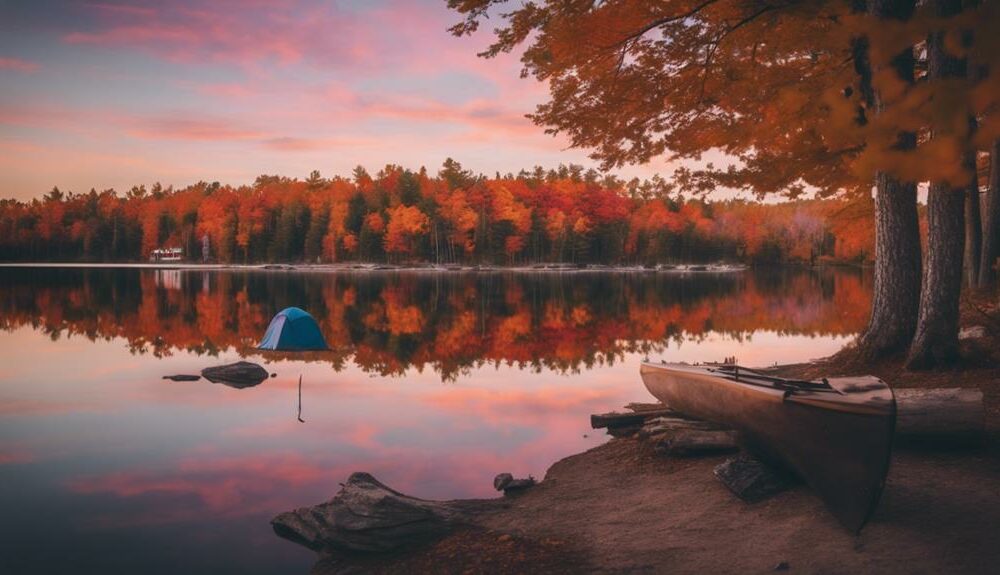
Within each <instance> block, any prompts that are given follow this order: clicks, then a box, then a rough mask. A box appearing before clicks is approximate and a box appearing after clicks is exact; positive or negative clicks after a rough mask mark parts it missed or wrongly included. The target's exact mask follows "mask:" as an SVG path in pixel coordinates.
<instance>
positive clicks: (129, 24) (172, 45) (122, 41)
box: [63, 0, 374, 66]
mask: <svg viewBox="0 0 1000 575" xmlns="http://www.w3.org/2000/svg"><path fill="white" fill-rule="evenodd" d="M89 7H90V8H91V9H92V10H91V11H92V14H93V16H94V17H95V19H96V21H97V26H96V27H95V28H94V29H92V30H87V31H74V32H70V33H67V34H65V35H64V36H63V41H64V42H66V43H69V44H87V45H94V46H105V47H120V46H131V47H136V48H139V49H142V50H145V51H147V52H150V53H152V54H154V55H156V56H160V57H163V58H166V59H168V60H172V61H180V62H233V63H237V64H240V65H245V66H252V65H255V64H257V63H259V62H262V61H278V62H281V63H285V64H288V63H296V62H301V61H304V60H309V61H314V62H318V63H322V64H324V65H353V64H355V63H358V62H359V61H360V60H364V59H366V58H367V57H368V56H370V55H371V54H373V53H374V52H373V51H372V50H370V49H369V48H368V46H369V44H368V43H367V42H364V41H362V40H361V39H359V38H358V35H359V33H360V31H362V30H363V29H364V27H363V26H361V25H360V23H359V22H358V21H357V19H356V17H355V16H354V15H353V14H351V13H350V12H347V11H343V10H339V9H337V8H335V7H332V6H328V5H325V4H322V3H320V4H315V5H312V4H305V3H296V2H267V1H258V2H252V3H248V2H237V1H235V0H223V1H219V2H212V3H207V2H199V1H197V0H189V1H179V2H170V3H163V4H152V5H148V6H141V7H134V6H129V7H124V6H122V5H118V4H111V5H109V4H97V5H90V6H89Z"/></svg>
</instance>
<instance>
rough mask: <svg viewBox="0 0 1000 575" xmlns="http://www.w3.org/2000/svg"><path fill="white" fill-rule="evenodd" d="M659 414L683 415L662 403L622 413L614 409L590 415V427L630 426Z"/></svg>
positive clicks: (639, 423) (640, 423)
mask: <svg viewBox="0 0 1000 575" xmlns="http://www.w3.org/2000/svg"><path fill="white" fill-rule="evenodd" d="M657 416H670V417H683V416H682V415H681V414H680V413H678V412H676V411H674V410H673V409H670V408H669V407H667V406H665V405H660V408H659V409H645V410H642V411H630V412H627V413H620V412H616V411H612V412H610V413H595V414H593V415H591V416H590V427H591V428H593V429H600V428H602V427H606V428H609V429H610V428H613V427H628V426H633V425H642V423H643V422H645V421H646V420H647V419H649V418H651V417H657Z"/></svg>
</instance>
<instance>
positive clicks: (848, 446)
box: [641, 363, 896, 532]
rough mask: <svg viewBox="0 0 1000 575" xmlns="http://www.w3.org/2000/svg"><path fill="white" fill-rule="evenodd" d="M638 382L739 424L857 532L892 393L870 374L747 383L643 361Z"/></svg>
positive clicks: (869, 505) (887, 445)
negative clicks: (817, 384)
mask: <svg viewBox="0 0 1000 575" xmlns="http://www.w3.org/2000/svg"><path fill="white" fill-rule="evenodd" d="M641 374H642V379H643V382H644V383H645V385H646V388H647V389H648V390H649V391H650V393H652V394H653V396H655V397H656V398H657V399H659V400H660V401H662V402H664V403H666V404H667V405H669V406H670V407H671V408H673V409H676V410H677V411H680V412H681V413H684V414H687V415H689V416H691V417H697V418H700V419H705V420H707V421H713V422H716V423H720V424H723V425H728V426H731V427H733V428H735V429H737V430H739V431H740V432H741V434H742V436H743V437H744V439H745V441H746V443H747V446H748V447H749V448H750V449H752V450H753V451H755V452H757V453H758V454H759V455H761V456H763V457H766V458H768V459H771V460H772V461H776V462H777V463H780V464H782V465H784V466H786V467H788V468H790V469H791V470H792V471H794V472H795V473H796V474H798V475H799V476H800V477H802V479H804V480H805V481H806V483H807V484H809V486H810V487H812V488H813V489H814V490H815V491H816V492H817V493H818V494H819V495H820V497H821V498H822V499H823V500H824V502H825V503H826V504H827V506H828V507H829V508H830V511H831V512H832V513H833V515H834V516H835V517H836V518H837V519H838V520H839V521H840V522H841V523H842V524H843V525H844V526H845V527H846V528H847V529H848V530H850V531H852V532H857V531H860V530H861V528H862V527H863V526H864V524H865V523H866V522H867V521H868V518H869V517H870V516H871V513H872V512H873V511H874V509H875V506H876V505H877V503H878V500H879V497H880V496H881V493H882V488H883V486H884V484H885V477H886V474H887V473H888V469H889V455H890V452H891V447H892V435H893V430H894V427H895V419H896V417H895V413H896V407H895V400H894V398H893V396H892V391H891V390H890V389H889V387H888V386H887V385H885V383H883V382H882V381H881V380H878V379H877V378H874V377H859V378H840V379H831V380H828V381H829V383H830V385H831V386H832V387H833V388H834V389H835V391H834V392H826V393H819V392H808V391H807V392H795V393H788V392H787V391H786V390H782V389H778V388H770V387H765V386H760V385H748V384H746V383H741V382H740V381H738V379H739V378H737V380H735V381H734V380H733V378H732V377H726V376H722V375H720V373H719V372H718V371H716V370H713V369H712V368H711V367H707V366H688V365H683V364H655V363H644V364H643V365H642V368H641Z"/></svg>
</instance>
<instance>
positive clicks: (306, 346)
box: [257, 307, 330, 351]
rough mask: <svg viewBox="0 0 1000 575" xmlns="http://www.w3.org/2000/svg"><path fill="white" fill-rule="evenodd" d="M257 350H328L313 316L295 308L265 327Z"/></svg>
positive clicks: (280, 314)
mask: <svg viewBox="0 0 1000 575" xmlns="http://www.w3.org/2000/svg"><path fill="white" fill-rule="evenodd" d="M257 349H267V350H274V351H325V350H329V349H330V348H329V347H327V345H326V340H324V339H323V334H322V333H321V332H320V331H319V325H317V324H316V320H315V319H313V316H311V315H309V314H308V313H307V312H305V311H303V310H301V309H299V308H297V307H288V308H285V309H283V310H281V311H280V312H278V314H277V315H276V316H274V319H272V320H271V324H270V325H268V326H267V332H266V333H264V339H262V340H261V342H260V345H258V346H257Z"/></svg>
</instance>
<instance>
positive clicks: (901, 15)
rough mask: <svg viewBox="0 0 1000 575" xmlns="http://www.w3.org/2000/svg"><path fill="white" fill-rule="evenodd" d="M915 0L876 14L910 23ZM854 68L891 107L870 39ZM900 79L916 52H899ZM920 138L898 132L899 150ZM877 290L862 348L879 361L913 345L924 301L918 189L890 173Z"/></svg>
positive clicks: (880, 188) (873, 105)
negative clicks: (877, 78)
mask: <svg viewBox="0 0 1000 575" xmlns="http://www.w3.org/2000/svg"><path fill="white" fill-rule="evenodd" d="M913 9H914V1H913V0H873V1H872V2H871V3H870V4H869V7H868V10H869V12H870V13H871V14H873V15H875V16H877V17H879V18H882V19H886V20H908V19H909V18H910V16H911V15H912V14H913ZM861 46H863V48H862V50H863V51H864V52H863V53H861V54H857V55H856V56H858V57H856V63H855V66H856V68H857V70H858V72H859V74H860V75H861V91H862V94H864V97H865V100H866V101H867V103H868V107H869V109H871V110H873V112H874V113H875V114H881V113H883V112H884V111H885V108H886V103H885V102H884V101H883V100H882V98H881V97H880V96H879V94H878V93H877V92H876V91H875V90H874V89H873V87H872V81H871V78H872V75H873V72H874V71H873V70H872V69H871V64H870V61H869V60H868V55H867V41H864V42H862V44H861ZM891 65H892V67H893V69H894V71H895V72H896V75H897V76H898V77H899V79H900V80H902V81H903V82H906V83H908V84H912V83H913V68H914V58H913V50H912V48H907V49H906V50H904V51H903V52H901V53H900V54H898V55H897V56H896V57H895V58H894V59H893V61H892V63H891ZM916 144H917V139H916V135H915V134H913V133H912V132H902V133H900V134H899V137H898V141H897V143H896V146H895V148H896V149H897V150H912V149H914V148H915V147H916ZM875 188H876V189H875V287H874V294H873V299H872V314H871V318H870V319H869V321H868V327H867V328H866V329H865V332H864V333H863V334H862V336H861V338H860V339H859V340H858V350H859V352H860V353H861V354H862V355H863V356H866V357H870V358H874V357H878V356H882V355H886V354H889V353H893V352H897V351H901V350H903V349H905V348H906V346H907V345H909V344H910V341H911V340H912V338H913V333H914V330H915V329H916V317H917V309H918V305H919V301H920V229H919V223H918V219H917V185H916V183H914V182H904V181H900V180H898V179H896V178H894V177H893V176H891V175H889V174H888V173H884V172H879V173H878V174H876V176H875Z"/></svg>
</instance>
